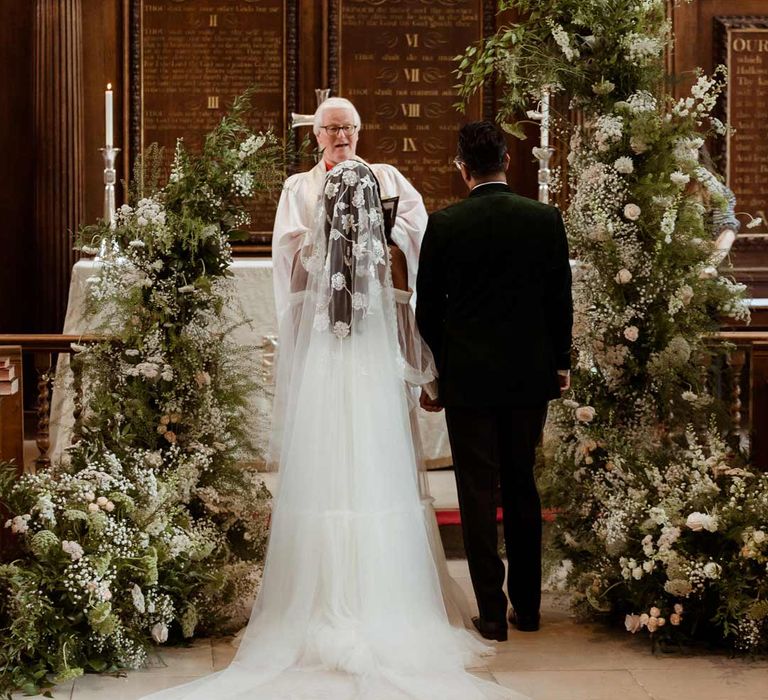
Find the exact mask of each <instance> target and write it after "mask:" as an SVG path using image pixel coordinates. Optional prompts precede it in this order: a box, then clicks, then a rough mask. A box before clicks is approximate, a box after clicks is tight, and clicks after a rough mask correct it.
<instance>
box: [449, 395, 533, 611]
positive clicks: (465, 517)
mask: <svg viewBox="0 0 768 700" xmlns="http://www.w3.org/2000/svg"><path fill="white" fill-rule="evenodd" d="M546 416H547V404H546V403H543V404H541V405H539V406H537V407H532V408H503V407H500V408H496V407H492V408H486V407H482V408H481V407H464V406H462V407H446V409H445V417H446V422H447V425H448V436H449V439H450V442H451V452H452V453H453V466H454V472H455V475H456V486H457V490H458V495H459V508H460V510H461V526H462V532H463V535H464V550H465V552H466V555H467V562H468V564H469V573H470V576H471V578H472V586H473V588H474V591H475V596H476V598H477V605H478V608H479V611H480V617H482V618H483V619H484V620H487V621H491V622H503V623H504V624H506V613H507V598H506V596H505V595H504V590H503V588H504V563H503V562H502V560H501V558H500V557H499V553H498V530H497V524H496V508H497V507H498V505H501V507H502V508H503V511H504V542H505V545H506V549H507V560H508V564H509V573H508V577H507V592H508V594H509V601H510V603H511V604H512V607H513V608H514V609H515V611H516V612H517V613H518V614H520V615H523V616H535V615H538V614H539V607H540V605H541V501H540V499H539V492H538V489H537V488H536V480H535V478H534V474H533V468H534V463H535V460H536V446H537V445H538V443H539V441H540V439H541V434H542V431H543V428H544V421H545V420H546Z"/></svg>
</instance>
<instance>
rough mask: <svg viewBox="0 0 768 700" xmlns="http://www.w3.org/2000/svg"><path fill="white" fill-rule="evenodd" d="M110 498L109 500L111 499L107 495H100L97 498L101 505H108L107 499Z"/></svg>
mask: <svg viewBox="0 0 768 700" xmlns="http://www.w3.org/2000/svg"><path fill="white" fill-rule="evenodd" d="M108 500H109V499H108V498H107V497H106V496H99V497H98V498H97V499H96V503H98V504H99V505H100V506H105V505H107V501H108Z"/></svg>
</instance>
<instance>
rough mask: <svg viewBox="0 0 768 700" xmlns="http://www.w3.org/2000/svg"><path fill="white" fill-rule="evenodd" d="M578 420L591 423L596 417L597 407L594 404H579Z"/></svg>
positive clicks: (577, 410)
mask: <svg viewBox="0 0 768 700" xmlns="http://www.w3.org/2000/svg"><path fill="white" fill-rule="evenodd" d="M575 415H576V420H579V421H581V422H582V423H591V422H592V420H593V419H594V417H595V409H594V408H593V407H592V406H579V407H578V408H577V409H576V413H575Z"/></svg>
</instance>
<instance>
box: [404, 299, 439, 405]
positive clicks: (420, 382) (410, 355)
mask: <svg viewBox="0 0 768 700" xmlns="http://www.w3.org/2000/svg"><path fill="white" fill-rule="evenodd" d="M394 292H395V302H396V304H395V306H396V307H397V336H398V341H399V343H400V351H401V352H402V355H403V360H404V362H405V372H404V375H405V381H406V382H407V383H408V384H411V385H412V386H420V387H422V388H423V389H424V390H425V391H426V392H427V394H428V395H429V397H430V398H431V399H436V398H437V368H436V367H435V360H434V357H433V356H432V351H431V350H430V349H429V346H428V345H427V344H426V343H425V342H424V339H423V338H422V337H421V334H420V333H419V329H418V328H417V326H416V317H415V316H414V313H413V308H412V307H411V305H410V303H409V302H410V300H411V296H413V292H412V291H411V290H407V291H406V290H402V289H395V290H394Z"/></svg>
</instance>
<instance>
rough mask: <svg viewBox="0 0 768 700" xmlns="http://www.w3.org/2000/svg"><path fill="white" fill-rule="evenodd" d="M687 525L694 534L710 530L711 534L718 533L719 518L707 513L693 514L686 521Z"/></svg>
mask: <svg viewBox="0 0 768 700" xmlns="http://www.w3.org/2000/svg"><path fill="white" fill-rule="evenodd" d="M685 524H686V526H687V527H688V528H690V529H691V530H693V531H694V532H701V531H702V530H708V531H709V532H716V531H717V518H716V517H715V516H713V515H708V514H707V513H699V512H698V511H696V512H694V513H691V514H690V515H689V516H688V518H687V519H686V521H685Z"/></svg>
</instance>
